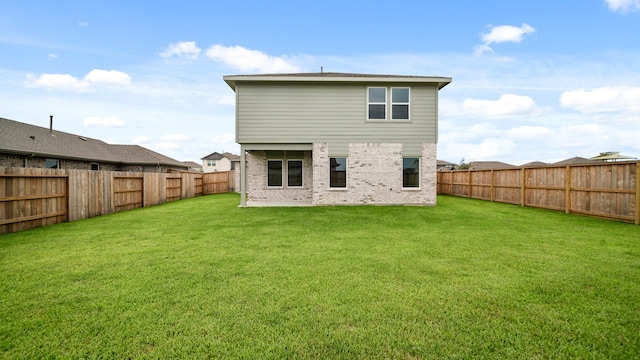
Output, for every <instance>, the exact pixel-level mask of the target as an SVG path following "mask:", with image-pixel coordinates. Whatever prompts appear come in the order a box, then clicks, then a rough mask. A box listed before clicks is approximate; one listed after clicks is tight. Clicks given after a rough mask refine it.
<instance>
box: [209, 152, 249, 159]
mask: <svg viewBox="0 0 640 360" xmlns="http://www.w3.org/2000/svg"><path fill="white" fill-rule="evenodd" d="M223 158H227V159H229V160H231V161H240V155H235V154H232V153H230V152H224V153H222V154H220V153H218V152H214V153H211V154H209V155H207V156H205V157H203V158H202V160H220V159H223Z"/></svg>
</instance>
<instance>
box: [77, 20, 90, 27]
mask: <svg viewBox="0 0 640 360" xmlns="http://www.w3.org/2000/svg"><path fill="white" fill-rule="evenodd" d="M78 26H79V27H87V26H89V22H88V21H80V20H78Z"/></svg>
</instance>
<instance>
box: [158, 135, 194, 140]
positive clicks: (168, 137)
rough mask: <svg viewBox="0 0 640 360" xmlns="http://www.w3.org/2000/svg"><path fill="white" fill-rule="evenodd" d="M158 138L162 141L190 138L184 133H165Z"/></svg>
mask: <svg viewBox="0 0 640 360" xmlns="http://www.w3.org/2000/svg"><path fill="white" fill-rule="evenodd" d="M160 140H163V141H190V140H191V138H190V137H189V136H188V135H185V134H167V135H162V136H161V137H160Z"/></svg>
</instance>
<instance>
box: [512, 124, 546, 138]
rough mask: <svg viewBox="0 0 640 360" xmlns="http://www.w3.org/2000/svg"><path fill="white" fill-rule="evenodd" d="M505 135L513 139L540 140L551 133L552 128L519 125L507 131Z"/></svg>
mask: <svg viewBox="0 0 640 360" xmlns="http://www.w3.org/2000/svg"><path fill="white" fill-rule="evenodd" d="M505 135H506V136H507V137H508V138H509V139H512V140H525V141H526V140H540V139H541V138H544V137H548V136H549V135H551V130H549V129H548V128H546V127H544V126H527V125H525V126H519V127H516V128H512V129H509V130H507V131H506V133H505Z"/></svg>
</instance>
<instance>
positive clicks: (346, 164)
mask: <svg viewBox="0 0 640 360" xmlns="http://www.w3.org/2000/svg"><path fill="white" fill-rule="evenodd" d="M339 158H343V159H344V187H339V186H331V159H339ZM327 175H328V177H329V179H328V181H327V184H328V185H329V190H338V191H341V190H347V189H348V188H349V158H348V157H346V156H331V157H329V173H328V174H327Z"/></svg>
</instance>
